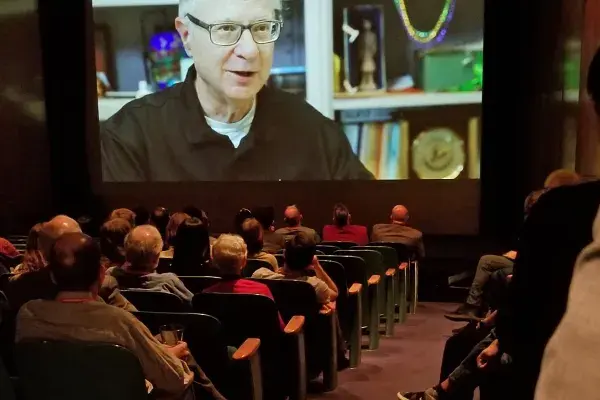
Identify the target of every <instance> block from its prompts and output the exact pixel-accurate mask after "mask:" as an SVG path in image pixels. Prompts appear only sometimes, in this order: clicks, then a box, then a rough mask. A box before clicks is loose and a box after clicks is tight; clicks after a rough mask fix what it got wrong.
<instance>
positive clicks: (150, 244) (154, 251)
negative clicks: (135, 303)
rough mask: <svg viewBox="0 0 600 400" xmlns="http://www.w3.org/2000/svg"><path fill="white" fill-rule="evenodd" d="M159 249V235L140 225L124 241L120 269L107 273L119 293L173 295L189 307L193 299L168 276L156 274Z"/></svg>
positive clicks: (153, 230) (116, 268) (175, 279)
mask: <svg viewBox="0 0 600 400" xmlns="http://www.w3.org/2000/svg"><path fill="white" fill-rule="evenodd" d="M162 247H163V242H162V238H161V237H160V232H158V230H157V229H156V228H155V227H153V226H152V225H140V226H137V227H135V228H133V230H132V231H131V232H130V233H129V234H128V235H127V237H126V238H125V258H126V261H125V263H124V264H123V266H122V267H114V268H110V269H109V270H108V271H107V273H108V274H110V275H112V276H113V277H115V278H116V279H117V282H118V284H119V288H121V289H130V288H131V289H133V288H135V289H148V290H153V291H158V292H167V293H173V294H174V295H176V296H177V297H179V298H180V299H182V300H183V301H184V302H187V303H191V301H192V297H193V296H194V295H193V294H192V292H190V291H189V290H188V289H187V288H186V287H185V285H184V284H183V282H181V280H180V279H179V278H178V277H177V275H175V274H172V273H164V274H159V273H157V272H156V268H157V267H158V260H159V258H160V252H161V250H162Z"/></svg>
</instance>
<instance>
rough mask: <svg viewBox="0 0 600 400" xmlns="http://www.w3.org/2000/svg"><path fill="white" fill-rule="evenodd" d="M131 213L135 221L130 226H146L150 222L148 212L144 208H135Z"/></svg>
mask: <svg viewBox="0 0 600 400" xmlns="http://www.w3.org/2000/svg"><path fill="white" fill-rule="evenodd" d="M133 213H134V214H135V219H134V224H133V225H132V226H139V225H146V224H148V222H149V221H150V212H149V211H148V209H147V208H146V207H144V206H137V207H135V208H134V209H133Z"/></svg>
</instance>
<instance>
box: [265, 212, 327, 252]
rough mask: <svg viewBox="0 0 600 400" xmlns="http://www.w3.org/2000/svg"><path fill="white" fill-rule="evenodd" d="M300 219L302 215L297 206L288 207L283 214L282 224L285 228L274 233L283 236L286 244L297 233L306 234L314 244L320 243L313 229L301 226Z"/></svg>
mask: <svg viewBox="0 0 600 400" xmlns="http://www.w3.org/2000/svg"><path fill="white" fill-rule="evenodd" d="M302 218H303V217H302V213H301V212H300V209H299V208H298V207H297V206H295V205H293V206H288V207H287V208H286V209H285V212H284V213H283V222H284V223H285V225H286V227H285V228H279V229H277V230H276V231H275V233H278V234H280V235H283V237H284V238H285V241H286V243H287V242H289V241H290V240H291V239H292V238H294V237H295V236H296V235H297V234H298V232H304V233H306V234H307V235H309V236H310V237H311V238H312V239H313V240H314V241H315V242H316V243H319V242H321V238H320V237H319V234H318V233H317V232H316V231H315V230H314V229H311V228H307V227H305V226H302Z"/></svg>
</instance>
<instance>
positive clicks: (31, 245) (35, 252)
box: [13, 223, 46, 275]
mask: <svg viewBox="0 0 600 400" xmlns="http://www.w3.org/2000/svg"><path fill="white" fill-rule="evenodd" d="M42 227H43V225H42V224H41V223H39V224H35V225H34V226H33V227H32V228H31V229H30V230H29V236H28V237H27V247H26V248H25V254H24V255H23V262H22V263H21V264H19V265H18V266H17V267H16V268H15V269H14V271H13V274H15V275H19V274H24V273H26V272H33V271H37V270H40V269H42V268H44V267H45V265H46V263H45V261H44V257H43V256H42V253H41V252H40V248H39V245H38V240H39V236H40V232H41V230H42Z"/></svg>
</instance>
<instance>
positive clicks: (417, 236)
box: [371, 205, 425, 258]
mask: <svg viewBox="0 0 600 400" xmlns="http://www.w3.org/2000/svg"><path fill="white" fill-rule="evenodd" d="M409 219H410V216H409V214H408V209H407V208H406V207H404V206H403V205H397V206H395V207H394V208H393V209H392V214H391V215H390V223H389V224H377V225H375V226H373V232H372V233H371V241H372V242H395V243H402V244H405V245H406V246H408V247H409V248H410V249H412V250H413V251H415V252H416V254H417V256H418V257H419V258H423V257H425V246H424V245H423V234H422V233H421V231H418V230H416V229H414V228H412V227H410V226H409V225H408V220H409Z"/></svg>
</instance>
